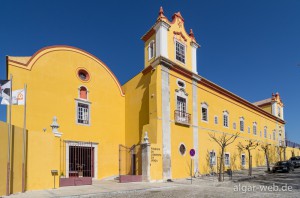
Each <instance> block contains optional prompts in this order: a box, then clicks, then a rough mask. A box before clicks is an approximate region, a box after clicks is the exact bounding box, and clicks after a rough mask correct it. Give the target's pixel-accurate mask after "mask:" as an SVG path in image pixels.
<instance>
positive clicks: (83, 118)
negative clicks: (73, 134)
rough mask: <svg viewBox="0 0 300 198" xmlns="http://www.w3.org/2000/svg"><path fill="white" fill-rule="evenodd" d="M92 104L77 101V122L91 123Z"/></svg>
mask: <svg viewBox="0 0 300 198" xmlns="http://www.w3.org/2000/svg"><path fill="white" fill-rule="evenodd" d="M89 114H90V104H88V103H84V102H79V101H78V102H77V123H78V124H85V125H88V124H90V116H89Z"/></svg>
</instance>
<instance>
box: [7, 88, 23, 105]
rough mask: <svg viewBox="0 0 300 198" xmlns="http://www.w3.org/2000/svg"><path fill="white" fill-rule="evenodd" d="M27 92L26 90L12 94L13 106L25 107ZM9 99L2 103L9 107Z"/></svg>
mask: <svg viewBox="0 0 300 198" xmlns="http://www.w3.org/2000/svg"><path fill="white" fill-rule="evenodd" d="M25 94H26V93H25V91H24V89H19V90H15V91H13V92H12V104H13V105H24V103H25ZM9 102H10V101H9V97H8V98H4V97H3V99H2V101H1V104H3V105H9Z"/></svg>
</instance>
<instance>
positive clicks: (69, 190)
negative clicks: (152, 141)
mask: <svg viewBox="0 0 300 198" xmlns="http://www.w3.org/2000/svg"><path fill="white" fill-rule="evenodd" d="M264 170H266V168H265V167H258V168H255V169H254V170H253V176H259V175H263V174H265V172H264ZM247 171H248V170H241V171H237V172H234V173H233V178H232V180H233V181H239V180H245V179H248V178H249V177H248V175H247V173H248V172H247ZM224 180H225V183H228V182H231V180H230V178H229V177H228V175H224ZM192 183H193V184H191V180H190V178H186V179H177V180H174V181H173V182H151V183H148V182H135V183H118V181H115V180H94V181H93V184H92V185H86V186H70V187H62V188H58V189H48V190H34V191H27V192H25V193H18V194H13V195H10V196H7V198H14V197H18V198H19V197H20V198H29V197H30V198H35V197H37V198H40V197H45V198H47V197H94V196H97V197H98V196H101V195H113V194H120V193H129V192H139V191H149V190H163V189H172V188H179V187H183V186H191V185H197V186H202V187H208V188H209V187H216V186H221V185H224V184H225V183H224V182H221V183H220V182H218V181H217V176H201V177H197V178H193V180H192Z"/></svg>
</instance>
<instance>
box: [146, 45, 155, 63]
mask: <svg viewBox="0 0 300 198" xmlns="http://www.w3.org/2000/svg"><path fill="white" fill-rule="evenodd" d="M154 51H155V45H154V41H151V42H150V43H149V46H148V57H149V60H150V59H151V58H153V57H154Z"/></svg>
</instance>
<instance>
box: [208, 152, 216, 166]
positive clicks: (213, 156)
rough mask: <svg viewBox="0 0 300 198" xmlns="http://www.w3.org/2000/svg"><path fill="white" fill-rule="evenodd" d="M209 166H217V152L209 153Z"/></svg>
mask: <svg viewBox="0 0 300 198" xmlns="http://www.w3.org/2000/svg"><path fill="white" fill-rule="evenodd" d="M209 164H210V165H211V166H214V165H216V152H215V151H210V152H209Z"/></svg>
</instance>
